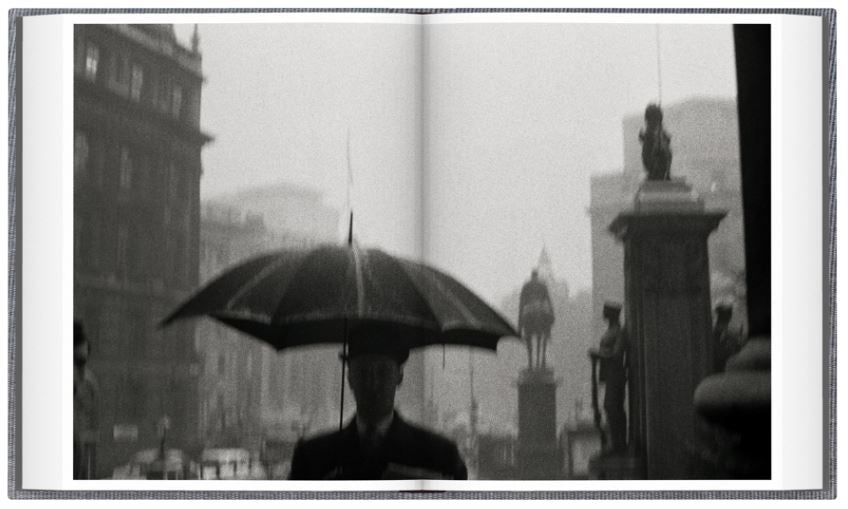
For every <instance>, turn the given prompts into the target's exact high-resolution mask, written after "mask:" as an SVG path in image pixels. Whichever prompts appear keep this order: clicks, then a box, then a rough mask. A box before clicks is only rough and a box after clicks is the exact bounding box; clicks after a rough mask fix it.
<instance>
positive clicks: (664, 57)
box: [177, 24, 735, 305]
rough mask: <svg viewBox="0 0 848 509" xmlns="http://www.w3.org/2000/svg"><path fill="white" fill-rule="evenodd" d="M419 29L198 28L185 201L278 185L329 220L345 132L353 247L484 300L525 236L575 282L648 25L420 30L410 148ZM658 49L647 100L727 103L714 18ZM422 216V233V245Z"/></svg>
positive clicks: (727, 62)
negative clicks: (295, 187) (318, 198)
mask: <svg viewBox="0 0 848 509" xmlns="http://www.w3.org/2000/svg"><path fill="white" fill-rule="evenodd" d="M420 30H421V27H420V26H416V25H364V24H362V25H356V24H300V25H292V24H279V25H238V24H233V25H200V29H199V33H200V39H201V42H200V48H201V52H202V53H203V72H204V75H205V76H206V77H207V83H206V85H205V87H204V90H203V102H202V109H201V112H202V113H201V125H202V128H203V129H204V130H205V131H207V132H209V133H210V134H212V135H213V136H215V141H214V143H213V144H211V145H210V146H208V147H207V148H205V149H204V152H203V168H204V174H203V178H202V179H201V194H202V196H203V197H204V198H209V197H212V196H215V195H220V194H225V193H229V192H231V191H233V190H235V189H238V188H242V187H250V186H256V185H261V184H266V183H275V182H280V181H283V180H285V181H290V182H295V183H300V184H305V185H309V186H312V187H315V188H317V189H320V190H323V191H324V192H325V193H326V201H327V203H328V204H330V205H332V206H334V207H337V208H338V209H339V210H340V211H342V212H343V211H344V208H345V192H346V184H347V173H346V172H347V170H346V162H345V151H346V136H347V132H348V131H349V132H350V140H351V165H352V167H353V171H354V185H353V189H352V193H353V203H354V208H355V210H356V236H357V238H358V239H359V241H360V243H362V244H365V245H375V246H378V247H381V248H384V249H386V250H387V251H390V252H394V253H397V254H401V255H406V256H413V257H417V256H419V255H420V254H422V250H424V251H426V253H425V254H426V255H427V256H426V257H427V258H428V260H429V261H431V262H432V263H434V264H435V265H436V266H437V267H439V268H441V269H443V270H446V271H447V272H449V273H452V274H454V275H455V276H457V277H458V278H459V279H460V280H461V281H462V282H464V283H466V284H467V285H468V286H470V287H471V288H472V289H473V290H475V291H477V292H478V293H480V294H481V295H482V296H483V297H484V298H485V299H486V300H488V301H489V302H490V303H491V304H495V305H497V303H499V302H500V301H501V300H502V298H503V297H504V296H505V295H506V294H508V293H509V292H510V291H512V290H514V289H515V288H516V287H518V286H520V285H521V283H522V282H523V281H524V280H525V279H526V278H527V277H528V275H529V272H530V268H531V267H532V266H533V265H534V264H535V263H536V260H537V258H538V256H539V252H540V250H541V248H542V245H543V244H544V245H546V246H547V249H548V252H549V253H550V256H551V259H552V261H553V265H554V271H555V273H556V274H557V275H558V276H559V277H562V278H565V279H566V280H567V281H568V283H569V285H570V286H571V288H572V289H574V290H577V289H580V288H586V287H589V286H590V285H591V261H590V254H591V253H590V236H589V217H588V215H587V212H586V209H587V207H588V205H589V176H590V175H591V174H593V173H599V172H609V171H616V170H620V169H621V166H622V150H623V148H622V143H623V140H622V133H621V122H622V118H623V117H624V116H625V115H629V114H633V113H638V112H641V111H643V110H644V107H645V105H646V104H647V103H648V102H651V101H656V100H657V99H658V94H659V89H658V83H657V38H656V34H657V31H656V27H655V25H621V24H615V25H612V24H610V25H575V24H570V25H554V24H532V25H531V24H504V25H488V24H487V25H480V24H476V25H465V24H462V25H460V24H453V25H441V26H432V25H431V26H429V27H428V28H427V30H428V35H427V37H426V41H427V44H426V48H425V51H424V52H423V54H425V55H426V56H427V60H426V62H424V66H423V69H426V71H424V74H426V76H424V77H423V79H424V81H425V82H426V84H427V87H426V88H425V89H424V90H425V93H426V96H425V97H424V104H426V105H427V110H426V112H425V119H426V122H425V123H424V125H425V129H426V133H425V134H426V136H425V137H424V138H425V139H426V140H427V143H426V147H422V146H420V145H419V144H418V140H420V139H422V133H421V132H420V131H419V128H420V126H421V122H420V120H421V119H420V114H421V111H420V107H419V106H420V104H422V101H421V99H422V96H421V88H420V84H421V83H422V76H421V74H422V66H421V65H419V64H420V63H421V60H420V59H419V55H421V54H422V51H421V50H422V48H421V44H422V41H423V39H422V38H421V37H420ZM177 31H178V35H179V36H180V38H181V39H183V40H187V38H188V35H189V34H190V32H191V27H188V26H178V27H177ZM660 47H661V72H662V102H663V103H664V104H670V103H674V102H677V101H680V100H682V99H684V98H688V97H692V96H722V97H733V96H735V71H734V60H733V58H734V57H733V42H732V31H731V28H730V26H722V25H697V26H696V25H687V26H681V25H663V26H662V28H661V29H660ZM633 135H634V136H635V135H636V134H635V133H634V134H633ZM425 148H426V163H427V172H426V175H427V181H426V184H425V187H424V188H425V189H427V193H428V194H427V195H426V196H427V197H429V200H422V198H421V195H420V193H419V192H418V191H419V190H420V189H419V188H418V187H417V179H418V178H419V176H420V175H421V173H420V172H419V167H420V165H421V164H422V159H421V155H422V154H421V153H422V150H424V149H425ZM672 148H673V147H672ZM422 208H423V210H424V211H425V212H426V214H427V217H428V218H429V219H430V222H429V223H428V226H429V229H430V230H432V231H438V232H439V235H438V236H437V237H436V236H430V237H428V238H426V239H424V241H423V243H422V242H421V241H420V239H418V238H417V236H415V235H414V234H413V232H414V231H415V229H416V227H415V225H417V224H420V221H421V218H420V217H419V215H418V212H419V210H421V209H422ZM340 232H341V228H340ZM340 239H341V234H340Z"/></svg>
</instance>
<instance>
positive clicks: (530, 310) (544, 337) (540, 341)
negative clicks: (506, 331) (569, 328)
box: [518, 269, 554, 369]
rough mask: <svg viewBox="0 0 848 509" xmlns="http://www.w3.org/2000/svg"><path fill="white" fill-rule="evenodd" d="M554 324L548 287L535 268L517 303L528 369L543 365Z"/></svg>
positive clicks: (519, 329) (539, 367)
mask: <svg viewBox="0 0 848 509" xmlns="http://www.w3.org/2000/svg"><path fill="white" fill-rule="evenodd" d="M553 324H554V310H553V307H552V306H551V297H550V294H549V293H548V287H547V285H545V283H543V282H542V281H541V280H540V279H539V272H538V271H537V270H536V269H533V271H532V272H531V274H530V280H529V281H527V282H526V283H524V286H523V287H522V288H521V299H520V300H519V303H518V331H519V332H520V333H521V337H522V338H524V341H525V342H526V344H527V360H528V363H529V367H530V369H541V368H544V367H545V364H546V361H545V358H546V352H547V347H548V339H549V338H550V337H551V327H552V326H553ZM534 339H535V340H536V355H535V359H534V356H533V340H534Z"/></svg>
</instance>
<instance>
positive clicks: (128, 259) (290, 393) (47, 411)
mask: <svg viewBox="0 0 848 509" xmlns="http://www.w3.org/2000/svg"><path fill="white" fill-rule="evenodd" d="M25 36H26V41H25V47H26V49H27V52H25V54H24V61H25V69H26V70H27V72H26V73H25V75H24V80H25V83H27V84H25V85H24V86H25V87H26V90H27V94H26V100H28V101H31V102H28V103H26V106H27V108H26V112H27V116H26V120H25V122H24V124H25V131H24V133H25V135H26V136H25V138H26V140H27V142H26V143H29V144H26V145H25V150H24V152H25V154H24V160H25V161H26V171H25V174H26V178H27V182H28V183H31V182H35V184H33V185H29V184H28V185H27V186H25V188H26V189H27V190H28V191H29V192H28V193H27V195H26V196H24V210H25V212H24V221H25V223H26V225H29V226H28V227H27V237H26V240H25V241H24V242H25V244H24V249H23V256H24V257H25V258H26V260H27V261H26V263H25V267H27V270H29V271H33V272H32V273H30V272H27V274H29V276H28V277H27V290H26V293H25V306H24V308H25V309H26V310H27V311H26V312H25V314H24V323H23V326H22V328H23V330H26V331H27V336H26V339H25V341H23V344H24V345H25V352H24V353H25V354H26V355H24V356H23V358H24V360H23V363H24V364H23V366H22V373H23V377H24V383H23V386H24V387H26V388H27V389H26V390H27V392H25V394H24V395H23V397H24V400H25V401H26V403H25V404H24V412H23V415H22V417H23V421H22V423H21V425H20V426H19V427H18V429H19V430H23V440H24V444H23V451H24V457H25V458H24V459H25V461H23V465H24V468H25V470H24V471H23V488H25V489H56V488H64V489H105V490H113V489H128V487H131V488H132V489H201V490H204V489H205V490H208V489H216V490H220V489H225V490H227V489H239V490H243V489H263V490H267V489H297V490H311V489H324V490H327V489H336V490H351V489H352V490H360V489H369V490H375V489H377V490H380V489H392V490H398V489H415V488H416V486H415V484H414V483H411V482H410V481H402V480H398V481H387V482H383V483H381V482H374V483H367V485H366V484H362V483H347V484H345V483H341V484H337V483H311V482H301V481H300V480H298V481H291V482H289V481H286V479H287V478H288V476H289V474H290V471H291V467H292V465H291V459H292V451H293V449H294V448H295V447H296V445H297V443H298V442H299V441H301V440H304V439H307V438H311V437H314V436H316V435H319V434H321V433H330V432H333V430H334V429H335V430H338V429H339V425H340V418H341V420H342V422H343V423H344V424H345V426H348V425H350V423H351V419H352V416H353V413H354V409H355V404H354V395H353V394H351V392H350V389H349V388H347V387H346V381H345V380H344V379H343V377H342V366H341V362H340V360H339V352H340V350H341V342H342V340H343V337H342V335H341V334H339V335H332V334H331V335H329V336H324V337H320V338H317V340H323V341H318V342H317V343H316V344H315V345H314V346H313V345H299V346H298V347H297V348H284V349H283V350H282V351H279V352H278V351H277V350H276V349H275V347H278V346H279V345H271V344H269V343H268V342H262V341H261V340H259V339H256V338H254V337H252V336H250V335H248V334H244V333H240V332H238V331H237V330H236V329H233V328H230V327H226V326H224V325H223V324H220V323H218V322H216V321H213V320H212V319H211V318H209V317H203V318H200V317H198V318H192V319H185V320H182V321H179V322H176V323H175V324H174V325H169V326H166V327H163V326H162V321H163V320H164V319H165V318H166V317H167V316H168V315H169V314H171V313H172V312H173V311H174V310H176V309H177V307H178V306H179V305H180V304H181V303H182V302H184V301H185V300H186V299H187V298H188V297H190V296H191V295H193V294H194V293H196V292H197V291H198V289H199V288H200V287H202V286H203V285H205V284H207V283H209V282H210V281H211V280H213V279H215V278H216V277H217V276H219V275H220V274H221V273H223V272H224V271H226V270H228V269H229V268H232V267H233V266H235V265H237V264H239V263H242V262H244V261H245V260H248V259H250V258H253V257H256V256H258V255H260V254H263V253H267V252H269V251H276V250H289V251H292V252H294V251H297V252H303V251H309V250H312V249H317V248H318V246H321V245H331V246H338V249H347V248H346V247H345V246H347V245H348V236H349V232H350V226H351V223H350V219H349V218H350V215H351V211H352V212H353V217H354V220H353V225H352V239H351V240H352V243H353V244H355V245H356V246H357V248H358V249H359V252H361V253H363V256H367V255H368V251H367V250H368V249H371V248H376V249H380V250H382V251H385V252H386V253H390V254H391V255H394V256H397V257H402V258H408V259H418V258H420V253H421V242H420V222H421V219H420V200H419V196H420V189H419V178H420V152H421V151H420V147H419V140H420V138H421V135H420V132H419V128H420V83H421V76H420V61H419V60H418V59H417V56H418V55H419V54H420V41H421V37H420V24H419V22H418V18H417V17H414V16H407V15H382V16H381V15H331V14H315V15H303V14H291V15H284V14H280V15H267V14H263V15H244V16H240V15H218V16H216V15H209V16H197V15H194V16H190V15H183V16H179V15H165V14H162V15H129V14H127V15H73V16H61V17H38V18H33V19H30V18H27V19H26V21H25ZM38 73H47V74H49V75H50V77H49V78H45V77H44V76H42V75H41V74H38ZM36 82H38V86H35V85H34V83H36ZM41 94H44V97H42V96H41ZM50 101H53V102H52V103H51V102H50ZM39 104H40V105H42V106H45V105H50V106H51V107H52V110H50V111H52V112H54V114H61V121H59V120H55V119H53V118H52V117H48V116H47V114H46V112H45V111H44V110H43V109H42V108H39V107H37V106H36V105H39ZM37 132H39V133H41V134H40V136H36V135H35V134H34V133H37ZM36 138H38V144H37V145H36V144H35V139H36ZM45 145H46V146H51V147H56V150H49V151H45V150H39V149H38V148H36V147H37V146H39V147H43V146H45ZM37 154H40V155H37ZM48 158H52V159H50V160H49V161H47V159H48ZM36 218H37V220H36ZM330 249H335V248H330ZM287 252H288V251H287ZM357 263H358V262H357ZM48 268H49V269H50V270H52V271H55V274H54V273H52V272H49V271H48V270H47V269H48ZM328 270H329V269H328ZM322 273H323V272H322V271H319V272H318V276H319V277H320V274H322ZM38 274H40V275H38ZM36 281H38V282H37V283H36ZM272 282H278V281H277V280H275V279H272ZM279 283H280V284H283V283H284V281H279ZM292 284H293V285H294V283H292ZM321 284H322V283H321V282H320V281H319V282H315V283H312V284H309V282H305V281H302V282H300V283H298V284H297V285H296V288H295V290H294V291H296V292H304V293H306V292H308V291H310V290H313V289H315V288H319V289H322V288H323V287H322V286H321ZM46 295H50V296H51V298H52V299H53V300H49V299H47V298H46ZM334 297H335V295H332V294H331V295H329V296H328V298H330V299H332V298H334ZM36 302H38V304H36ZM263 302H264V301H263ZM261 305H272V306H273V304H271V303H269V302H264V303H263V304H261ZM47 308H49V309H50V310H51V316H54V314H55V316H56V317H57V319H56V320H50V321H45V320H44V319H43V318H44V316H45V315H44V313H46V311H45V310H46V309H47ZM36 309H37V312H36ZM77 325H79V326H80V328H79V329H77V328H76V326H77ZM78 330H79V331H80V332H81V333H80V334H77V332H78ZM30 333H31V334H32V335H30ZM72 334H73V336H74V341H75V342H74V343H73V345H74V346H73V347H72V346H71V345H72V343H71V336H72ZM83 336H84V337H85V341H84V342H81V341H77V340H78V339H80V338H82V337H83ZM56 345H64V347H63V348H56ZM80 345H82V346H80ZM72 359H74V362H72ZM78 359H81V360H79V362H77V360H78ZM415 362H416V361H415V358H414V359H412V360H411V361H410V363H409V364H410V366H414V364H415ZM419 362H420V361H419ZM75 363H76V364H75ZM413 373H414V367H410V369H409V379H410V383H409V384H408V385H405V386H404V387H403V388H402V389H401V390H400V393H399V395H398V409H399V412H402V413H403V414H404V415H405V416H408V417H409V418H410V419H412V420H416V419H418V415H417V414H416V412H420V404H419V402H418V401H417V400H415V399H414V398H413V397H412V396H411V395H410V394H412V395H414V392H411V391H414V388H415V384H414V383H413V382H414V380H415V377H414V376H413ZM35 380H38V383H36V382H35ZM343 387H344V391H345V392H342V390H343ZM72 389H73V390H72ZM72 395H73V397H72ZM341 398H344V405H342V403H341ZM72 446H73V447H72ZM330 452H332V453H333V454H335V453H336V452H337V451H330ZM328 454H329V452H328ZM26 468H29V469H26ZM314 475H316V476H319V477H317V478H319V479H323V478H328V479H333V476H332V472H329V471H328V472H323V471H322V472H316V473H315V474H314ZM155 479H160V480H162V481H156V480H155ZM395 479H403V477H395ZM164 480H174V481H181V482H164ZM224 480H226V481H229V482H219V481H224ZM257 480H267V481H269V483H268V484H263V485H262V487H261V488H258V487H257V486H256V484H255V483H254V482H253V481H257ZM209 481H213V482H209ZM213 486H214V488H213Z"/></svg>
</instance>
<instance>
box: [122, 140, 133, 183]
mask: <svg viewBox="0 0 848 509" xmlns="http://www.w3.org/2000/svg"><path fill="white" fill-rule="evenodd" d="M132 172H133V164H132V158H131V157H130V150H129V149H128V148H127V147H121V173H120V187H121V189H130V188H131V187H132V179H133V174H132Z"/></svg>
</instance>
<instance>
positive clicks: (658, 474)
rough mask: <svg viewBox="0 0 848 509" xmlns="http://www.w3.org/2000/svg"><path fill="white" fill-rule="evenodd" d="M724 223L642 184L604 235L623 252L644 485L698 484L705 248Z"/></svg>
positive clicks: (707, 366)
mask: <svg viewBox="0 0 848 509" xmlns="http://www.w3.org/2000/svg"><path fill="white" fill-rule="evenodd" d="M725 215H726V212H725V211H710V210H706V209H705V208H704V205H703V202H702V201H701V199H700V198H699V197H698V196H697V194H696V193H694V192H693V191H692V189H691V187H689V185H688V184H686V182H685V181H684V180H683V179H671V180H662V181H645V182H644V183H643V184H642V186H641V187H640V189H639V191H638V192H637V194H636V197H635V201H634V208H633V209H632V210H628V211H625V212H622V213H621V214H619V215H618V216H617V217H616V218H615V220H614V221H613V222H612V224H611V225H610V227H609V229H610V231H611V232H612V233H613V234H614V235H615V236H616V237H617V238H618V239H619V240H620V241H621V242H623V243H624V281H625V283H624V285H625V309H626V313H627V315H626V320H625V326H626V329H627V331H628V363H629V366H628V368H629V372H630V376H629V379H628V390H629V393H628V400H629V412H628V421H629V423H630V427H629V430H628V438H629V440H628V441H629V445H630V450H631V451H633V452H634V453H635V455H636V456H637V457H639V458H641V460H642V461H644V473H645V476H646V477H647V478H648V479H681V478H689V477H690V476H692V475H694V474H693V473H692V471H691V469H689V468H688V466H687V465H688V464H689V461H690V459H691V458H690V455H691V447H692V444H694V443H696V429H697V427H698V423H697V416H696V413H695V408H694V404H693V401H692V396H693V394H694V393H695V388H696V387H697V385H698V383H699V382H700V381H701V380H702V379H703V378H704V377H705V376H707V375H708V374H709V373H710V372H711V370H712V362H713V345H712V336H711V329H712V310H711V299H710V271H709V253H708V248H707V239H708V237H709V235H710V233H711V232H712V231H713V230H715V229H716V227H717V226H718V224H719V222H720V221H721V220H722V218H723V217H724V216H725Z"/></svg>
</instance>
